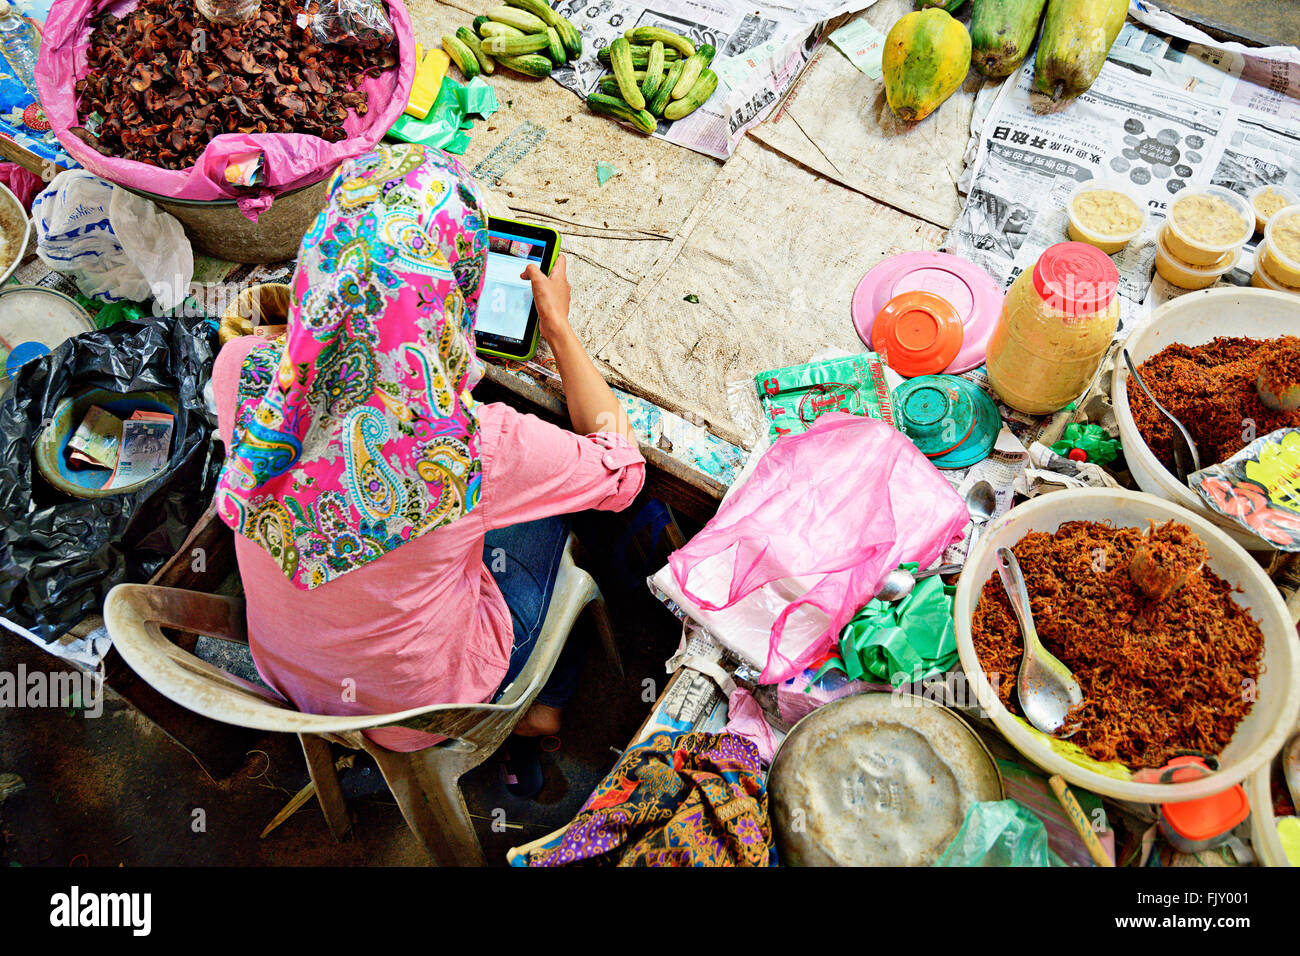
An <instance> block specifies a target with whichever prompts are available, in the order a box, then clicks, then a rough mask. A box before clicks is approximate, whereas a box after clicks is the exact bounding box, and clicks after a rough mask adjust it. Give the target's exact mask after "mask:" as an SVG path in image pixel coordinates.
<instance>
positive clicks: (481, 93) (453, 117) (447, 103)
mask: <svg viewBox="0 0 1300 956" xmlns="http://www.w3.org/2000/svg"><path fill="white" fill-rule="evenodd" d="M496 111H497V96H496V92H495V91H494V90H493V89H492V85H491V84H490V83H487V82H485V81H484V80H483V78H482V77H477V76H476V77H475V78H474V79H473V80H471V81H470V82H468V83H458V82H457V81H456V80H453V79H452V78H451V77H444V78H443V81H442V86H441V87H439V88H438V96H437V98H436V99H435V100H434V101H433V106H432V107H430V109H429V115H428V116H426V117H425V118H424V119H422V120H420V119H416V118H415V117H414V116H408V115H407V114H405V113H403V114H402V115H401V116H399V117H398V118H397V122H396V123H394V124H393V128H392V129H390V130H389V131H388V135H389V136H390V137H392V138H393V139H400V140H402V141H403V142H407V143H419V144H421V145H423V146H433V147H436V148H438V149H442V150H445V151H446V152H448V153H454V154H455V155H457V156H463V155H464V154H465V150H466V149H468V148H469V136H470V129H471V127H473V125H474V122H473V120H471V119H470V117H471V116H482V117H488V116H491V115H492V114H493V113H495V112H496Z"/></svg>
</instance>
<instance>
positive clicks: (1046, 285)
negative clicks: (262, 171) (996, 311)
mask: <svg viewBox="0 0 1300 956" xmlns="http://www.w3.org/2000/svg"><path fill="white" fill-rule="evenodd" d="M1118 287H1119V270H1118V269H1116V268H1115V263H1114V262H1112V261H1111V259H1110V257H1109V256H1107V255H1106V254H1105V253H1104V252H1102V251H1101V250H1100V249H1097V248H1096V247H1094V246H1090V245H1087V244H1086V243H1082V242H1061V243H1057V244H1056V245H1054V246H1051V247H1050V248H1048V249H1047V250H1046V251H1044V252H1043V254H1042V255H1041V256H1040V257H1039V258H1038V262H1036V263H1035V264H1034V267H1033V268H1032V269H1029V270H1027V271H1025V272H1022V273H1021V274H1020V276H1019V277H1018V278H1017V279H1016V281H1015V282H1014V283H1013V284H1012V286H1011V288H1010V289H1009V290H1008V291H1007V297H1006V301H1005V302H1004V303H1003V305H1002V316H1001V318H999V320H998V324H997V327H996V328H995V329H994V330H993V335H992V336H991V337H990V338H989V344H988V353H987V360H986V367H987V370H988V375H989V381H990V382H991V383H992V385H993V390H994V391H995V392H997V394H998V397H999V398H1001V399H1002V401H1004V402H1006V403H1007V404H1008V405H1010V406H1011V407H1012V408H1015V409H1017V410H1019V411H1022V412H1026V413H1028V414H1030V415H1043V414H1046V413H1047V412H1054V411H1056V410H1057V409H1058V408H1061V407H1063V406H1065V405H1068V404H1069V403H1070V402H1072V401H1074V399H1076V398H1078V397H1079V395H1080V394H1081V393H1082V392H1083V390H1084V389H1085V388H1087V387H1088V383H1089V382H1091V381H1092V377H1093V376H1094V375H1095V374H1096V373H1097V367H1098V366H1099V365H1100V364H1101V359H1102V356H1103V355H1105V353H1106V349H1107V347H1108V346H1109V345H1110V341H1111V338H1112V337H1113V336H1114V335H1115V328H1116V327H1117V326H1118V324H1119V299H1118V297H1117V296H1116V290H1117V289H1118Z"/></svg>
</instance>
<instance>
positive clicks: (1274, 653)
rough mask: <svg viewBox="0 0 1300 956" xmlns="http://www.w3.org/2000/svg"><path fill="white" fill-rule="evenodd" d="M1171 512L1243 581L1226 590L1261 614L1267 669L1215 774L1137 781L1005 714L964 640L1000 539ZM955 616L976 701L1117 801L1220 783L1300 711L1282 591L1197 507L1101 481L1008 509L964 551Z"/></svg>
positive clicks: (1065, 772)
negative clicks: (1081, 758)
mask: <svg viewBox="0 0 1300 956" xmlns="http://www.w3.org/2000/svg"><path fill="white" fill-rule="evenodd" d="M1171 518H1172V519H1173V520H1175V521H1179V522H1182V523H1183V524H1185V525H1187V526H1188V527H1189V528H1191V529H1192V530H1193V531H1195V532H1196V533H1197V534H1198V535H1200V537H1201V540H1203V541H1204V542H1205V546H1206V548H1207V549H1208V551H1209V559H1208V561H1207V565H1208V567H1209V568H1210V569H1211V570H1213V571H1214V573H1215V574H1217V575H1219V577H1221V578H1223V579H1224V580H1225V581H1227V582H1228V584H1229V585H1231V586H1233V587H1234V588H1238V589H1239V590H1240V593H1236V594H1234V595H1233V599H1234V600H1236V602H1237V603H1238V604H1240V605H1241V606H1242V607H1244V608H1246V609H1247V610H1249V611H1250V613H1251V614H1252V615H1253V616H1254V618H1255V619H1256V620H1257V621H1259V625H1260V629H1261V630H1262V631H1263V633H1264V660H1263V664H1264V673H1263V674H1261V675H1260V679H1259V686H1258V688H1256V691H1257V694H1258V696H1257V698H1256V700H1255V704H1254V706H1253V707H1251V709H1250V713H1249V714H1247V715H1246V717H1245V719H1244V720H1242V722H1241V723H1240V724H1238V725H1237V730H1236V733H1234V734H1233V736H1232V740H1231V741H1229V743H1228V746H1227V748H1226V749H1225V750H1224V751H1223V753H1221V754H1219V762H1220V769H1219V771H1218V772H1217V773H1214V774H1211V775H1209V776H1206V777H1202V778H1199V779H1197V780H1192V781H1186V782H1182V783H1168V784H1161V783H1134V782H1132V781H1128V780H1117V779H1115V778H1113V777H1107V776H1105V775H1104V774H1100V773H1097V772H1096V771H1094V770H1089V769H1088V768H1086V767H1084V766H1081V765H1079V764H1077V763H1073V762H1072V761H1069V760H1066V759H1065V758H1064V757H1062V756H1060V755H1059V754H1057V753H1056V752H1055V751H1054V750H1052V748H1051V747H1050V746H1049V744H1048V743H1047V739H1046V738H1045V737H1043V735H1041V734H1039V733H1037V732H1036V731H1033V730H1031V729H1029V728H1028V727H1027V725H1025V724H1023V723H1020V722H1019V721H1017V720H1016V719H1015V718H1014V717H1012V715H1011V713H1010V712H1009V711H1008V710H1007V709H1006V708H1005V707H1004V706H1003V705H1002V702H1001V701H1000V700H999V699H998V695H997V693H996V692H995V691H994V690H993V687H992V686H991V685H990V684H989V682H988V680H987V679H986V678H985V676H984V671H983V669H982V668H981V667H980V664H979V659H978V658H977V657H976V655H975V645H974V644H973V643H972V641H971V631H970V625H971V619H972V617H973V616H974V612H975V606H976V604H977V603H978V602H979V597H980V591H981V589H982V588H983V587H984V582H985V581H987V580H988V579H989V577H990V576H992V575H993V574H995V573H996V568H995V565H994V553H995V552H996V550H997V549H998V548H1000V547H1008V548H1010V547H1012V546H1013V545H1015V543H1016V542H1018V541H1019V540H1020V539H1021V538H1023V537H1024V536H1025V535H1026V534H1028V533H1029V532H1031V531H1048V532H1051V531H1055V530H1056V529H1057V528H1058V527H1060V526H1061V525H1062V524H1063V523H1064V522H1066V521H1098V522H1109V523H1110V524H1112V525H1114V526H1116V527H1135V528H1146V527H1147V523H1148V520H1155V521H1157V522H1162V521H1168V520H1170V519H1171ZM953 617H954V621H955V624H956V629H957V651H958V654H959V655H960V656H961V666H962V669H963V670H964V671H965V672H966V679H967V681H969V683H970V684H971V686H972V687H973V688H974V690H975V698H976V700H977V701H978V702H979V705H980V707H981V708H982V709H983V710H984V712H985V713H986V714H988V716H989V717H990V718H991V719H992V720H993V723H994V724H995V725H996V726H997V728H998V730H1000V731H1001V732H1002V734H1003V736H1004V737H1006V738H1007V740H1009V741H1010V742H1011V744H1012V745H1013V746H1014V747H1015V748H1016V749H1017V750H1019V751H1020V752H1021V753H1022V754H1024V755H1025V757H1027V758H1028V759H1030V760H1032V761H1033V762H1034V763H1036V764H1037V765H1038V766H1040V767H1042V768H1043V769H1044V770H1046V771H1048V772H1049V773H1059V774H1060V775H1061V776H1062V777H1064V778H1065V779H1066V780H1068V781H1070V783H1073V784H1077V785H1078V786H1080V787H1083V788H1085V789H1087V790H1091V791H1093V792H1094V793H1100V794H1105V795H1106V796H1110V797H1114V798H1116V799H1118V800H1132V801H1135V802H1139V803H1177V802H1179V801H1183V800H1195V799H1198V798H1200V797H1205V796H1209V795H1211V794H1214V793H1218V792H1220V791H1222V790H1225V789H1227V788H1228V787H1230V786H1231V785H1232V784H1234V783H1239V782H1241V781H1242V780H1243V779H1245V778H1246V777H1247V776H1249V775H1250V774H1252V773H1254V772H1255V771H1256V770H1258V769H1259V768H1260V767H1261V766H1266V765H1267V764H1268V761H1269V760H1271V759H1272V757H1273V755H1274V754H1276V753H1277V752H1278V750H1280V749H1281V747H1282V744H1283V743H1284V742H1285V741H1286V739H1287V737H1288V736H1289V735H1290V733H1291V732H1292V730H1293V728H1294V727H1295V723H1296V716H1297V714H1298V713H1300V651H1298V650H1297V643H1296V630H1295V626H1294V625H1293V624H1292V623H1291V616H1290V615H1289V614H1288V613H1287V609H1286V604H1285V603H1284V602H1283V600H1282V595H1281V594H1279V593H1278V590H1277V588H1276V587H1274V586H1273V583H1272V582H1271V581H1270V580H1269V579H1268V577H1267V576H1266V575H1265V574H1264V572H1263V570H1262V569H1261V568H1260V566H1259V565H1258V564H1256V563H1255V562H1254V560H1252V559H1251V557H1250V555H1248V554H1247V553H1246V552H1245V551H1244V550H1243V549H1242V548H1241V547H1240V546H1239V545H1237V544H1235V543H1234V542H1233V541H1232V540H1231V539H1230V538H1229V537H1228V536H1227V535H1225V534H1224V533H1223V532H1222V531H1220V530H1219V529H1218V528H1216V527H1215V526H1214V525H1212V524H1210V523H1209V522H1208V521H1206V520H1205V519H1204V518H1201V517H1200V516H1199V515H1197V514H1195V513H1193V512H1189V511H1186V510H1184V509H1182V508H1179V507H1178V506H1176V505H1174V504H1171V503H1170V502H1168V501H1165V500H1164V499H1162V498H1157V497H1155V496H1153V495H1147V494H1142V493H1140V492H1136V491H1120V490H1112V489H1108V488H1098V489H1092V488H1090V489H1084V490H1073V491H1055V492H1051V493H1049V494H1045V495H1042V496H1041V497H1038V498H1034V499H1033V500H1031V501H1028V502H1026V503H1024V504H1021V505H1017V506H1016V507H1014V508H1012V509H1011V510H1010V511H1009V512H1007V513H1006V514H1005V515H1003V516H1002V517H1001V518H999V519H998V520H997V521H994V522H993V523H992V524H990V525H989V526H988V529H987V530H986V531H985V532H984V534H983V535H982V536H981V537H980V539H979V542H978V544H977V545H976V547H975V553H974V554H972V555H971V556H970V557H968V558H967V559H966V567H965V569H964V570H963V571H962V575H961V580H960V581H959V582H958V584H957V596H956V599H955V602H954V605H953Z"/></svg>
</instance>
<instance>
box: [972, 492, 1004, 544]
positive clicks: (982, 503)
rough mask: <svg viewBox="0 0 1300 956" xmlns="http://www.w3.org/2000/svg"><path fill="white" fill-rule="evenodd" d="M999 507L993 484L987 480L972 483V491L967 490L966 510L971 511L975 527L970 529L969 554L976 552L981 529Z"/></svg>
mask: <svg viewBox="0 0 1300 956" xmlns="http://www.w3.org/2000/svg"><path fill="white" fill-rule="evenodd" d="M997 508H998V497H997V495H996V494H994V493H993V486H992V485H990V484H989V483H988V482H987V481H977V482H975V484H973V485H971V487H970V491H968V492H966V510H967V511H969V512H970V520H971V524H973V525H974V526H975V527H973V528H971V529H970V545H969V546H968V547H967V548H966V553H967V554H973V553H974V552H975V542H976V541H977V540H978V539H979V536H980V530H981V529H982V528H983V527H984V526H985V525H986V524H988V523H989V521H990V520H991V519H992V517H993V512H994V511H996V510H997Z"/></svg>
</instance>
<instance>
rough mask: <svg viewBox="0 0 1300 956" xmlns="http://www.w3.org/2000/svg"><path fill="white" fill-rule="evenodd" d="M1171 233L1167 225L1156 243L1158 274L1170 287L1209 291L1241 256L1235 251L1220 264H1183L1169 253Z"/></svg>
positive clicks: (1221, 260) (1228, 254) (1219, 262)
mask: <svg viewBox="0 0 1300 956" xmlns="http://www.w3.org/2000/svg"><path fill="white" fill-rule="evenodd" d="M1169 231H1170V230H1169V225H1168V224H1167V223H1166V224H1165V225H1164V226H1163V227H1162V228H1161V230H1160V233H1159V241H1158V242H1157V243H1156V272H1158V273H1159V274H1160V275H1161V276H1162V277H1163V278H1164V279H1165V280H1166V281H1167V282H1169V284H1170V285H1176V286H1178V288H1180V289H1208V288H1209V287H1210V286H1212V285H1214V283H1216V282H1218V281H1219V279H1221V278H1222V277H1223V275H1224V274H1225V273H1226V272H1229V271H1231V269H1232V267H1233V266H1234V265H1235V264H1236V262H1237V256H1239V255H1240V252H1238V251H1237V250H1235V249H1234V250H1232V251H1231V252H1229V253H1227V254H1226V255H1225V256H1224V257H1223V258H1222V259H1220V260H1219V261H1218V262H1215V263H1212V264H1210V265H1208V266H1194V265H1192V264H1191V263H1190V262H1183V260H1182V259H1179V258H1178V257H1177V256H1176V255H1174V254H1173V253H1172V252H1170V251H1169V246H1168V244H1167V238H1168V236H1169Z"/></svg>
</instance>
